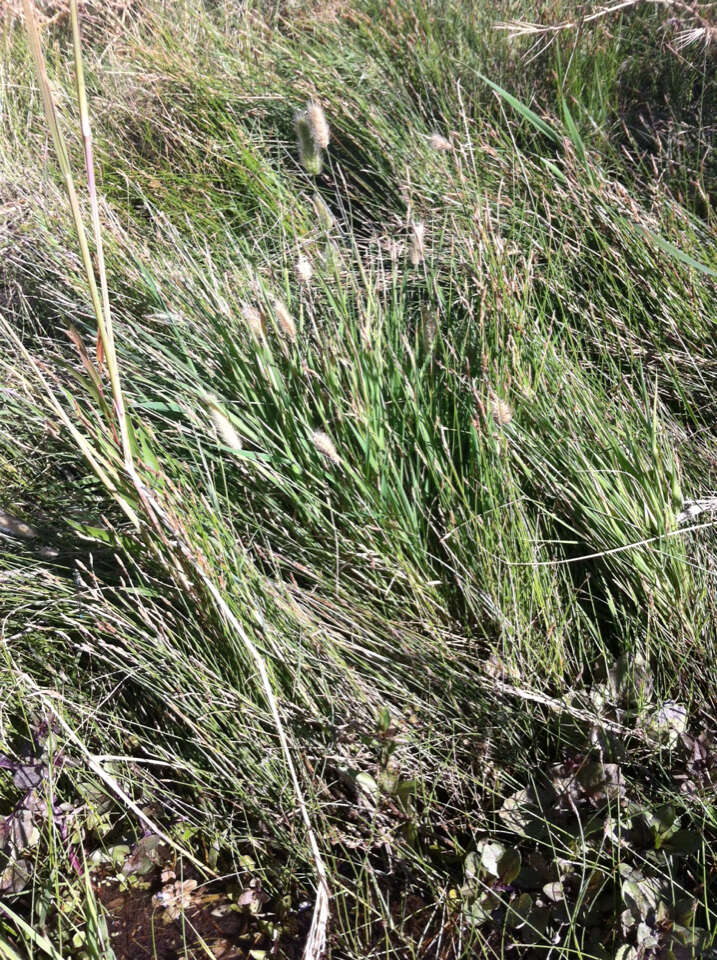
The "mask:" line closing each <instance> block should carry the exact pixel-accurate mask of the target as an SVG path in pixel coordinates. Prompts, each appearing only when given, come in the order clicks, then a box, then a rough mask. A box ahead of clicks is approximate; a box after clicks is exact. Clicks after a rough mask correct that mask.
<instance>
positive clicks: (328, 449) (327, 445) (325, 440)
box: [311, 430, 341, 466]
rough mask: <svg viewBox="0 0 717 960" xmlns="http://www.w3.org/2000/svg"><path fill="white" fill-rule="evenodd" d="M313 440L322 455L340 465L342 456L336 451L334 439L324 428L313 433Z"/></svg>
mask: <svg viewBox="0 0 717 960" xmlns="http://www.w3.org/2000/svg"><path fill="white" fill-rule="evenodd" d="M311 442H312V443H313V445H314V446H315V447H316V449H317V450H318V451H319V453H320V454H322V456H324V457H326V459H327V460H330V461H331V462H332V463H334V464H336V466H338V465H339V464H340V463H341V457H340V456H339V455H338V453H337V451H336V447H335V446H334V441H333V440H332V439H331V437H330V436H329V435H328V433H324V431H323V430H314V432H313V433H312V434H311Z"/></svg>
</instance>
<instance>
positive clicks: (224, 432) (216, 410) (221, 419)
mask: <svg viewBox="0 0 717 960" xmlns="http://www.w3.org/2000/svg"><path fill="white" fill-rule="evenodd" d="M207 406H208V407H209V416H210V417H211V418H212V423H213V424H214V426H215V428H216V431H217V433H218V434H219V437H220V438H221V440H222V443H224V444H226V446H227V447H231V449H232V450H241V448H242V446H241V437H240V436H239V434H238V433H237V432H236V430H235V429H234V425H233V424H232V422H231V420H230V419H229V417H228V416H227V415H226V413H224V411H223V410H222V408H221V407H220V406H219V404H218V403H217V401H216V400H214V398H213V397H209V398H207Z"/></svg>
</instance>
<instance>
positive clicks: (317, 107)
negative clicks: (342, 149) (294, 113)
mask: <svg viewBox="0 0 717 960" xmlns="http://www.w3.org/2000/svg"><path fill="white" fill-rule="evenodd" d="M306 119H307V120H308V122H309V129H310V131H311V136H312V139H313V141H314V143H315V144H316V146H317V147H318V148H319V149H320V150H325V149H326V148H327V147H328V145H329V140H330V139H331V130H330V129H329V123H328V120H327V119H326V114H325V113H324V109H323V107H322V106H321V104H320V103H318V102H317V101H316V100H309V102H308V103H307V105H306Z"/></svg>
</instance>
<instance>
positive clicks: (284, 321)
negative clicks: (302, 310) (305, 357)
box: [274, 299, 296, 340]
mask: <svg viewBox="0 0 717 960" xmlns="http://www.w3.org/2000/svg"><path fill="white" fill-rule="evenodd" d="M274 313H275V315H276V322H277V323H278V324H279V329H280V330H281V332H282V333H283V334H284V336H285V337H287V338H288V339H289V340H296V323H295V322H294V318H293V317H292V315H291V314H290V313H289V311H288V310H287V308H286V306H285V304H283V303H282V302H281V300H277V299H275V300H274Z"/></svg>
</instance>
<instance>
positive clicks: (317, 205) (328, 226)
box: [311, 193, 336, 231]
mask: <svg viewBox="0 0 717 960" xmlns="http://www.w3.org/2000/svg"><path fill="white" fill-rule="evenodd" d="M311 205H312V206H313V208H314V210H315V211H316V216H317V217H318V218H319V223H320V224H321V226H322V227H323V228H324V230H327V231H328V230H333V228H334V227H335V226H336V217H334V215H333V213H332V212H331V210H329V208H328V206H327V204H326V201H325V200H324V198H323V197H322V196H320V195H319V194H318V193H315V194H314V195H313V197H312V198H311Z"/></svg>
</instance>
